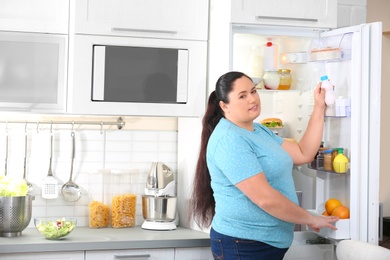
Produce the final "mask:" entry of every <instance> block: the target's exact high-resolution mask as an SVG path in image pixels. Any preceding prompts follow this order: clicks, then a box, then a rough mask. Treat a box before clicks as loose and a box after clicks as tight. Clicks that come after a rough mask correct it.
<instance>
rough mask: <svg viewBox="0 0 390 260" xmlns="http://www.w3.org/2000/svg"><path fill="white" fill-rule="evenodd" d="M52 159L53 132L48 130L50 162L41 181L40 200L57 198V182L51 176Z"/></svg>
mask: <svg viewBox="0 0 390 260" xmlns="http://www.w3.org/2000/svg"><path fill="white" fill-rule="evenodd" d="M52 159H53V132H52V131H51V130H50V161H49V171H48V174H47V176H46V177H45V178H44V179H43V184H42V198H44V199H55V198H57V197H58V180H57V179H56V178H55V177H54V176H53V172H52V169H51V168H52V166H51V163H52Z"/></svg>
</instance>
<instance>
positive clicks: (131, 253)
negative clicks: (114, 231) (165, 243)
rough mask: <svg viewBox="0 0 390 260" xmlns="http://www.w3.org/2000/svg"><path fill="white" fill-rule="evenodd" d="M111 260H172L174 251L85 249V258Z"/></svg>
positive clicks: (88, 259) (170, 249)
mask: <svg viewBox="0 0 390 260" xmlns="http://www.w3.org/2000/svg"><path fill="white" fill-rule="evenodd" d="M96 259H99V260H113V259H133V260H135V259H137V260H160V259H161V260H174V259H175V251H174V249H173V248H167V249H138V250H105V251H87V252H86V254H85V260H96Z"/></svg>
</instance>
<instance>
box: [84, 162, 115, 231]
mask: <svg viewBox="0 0 390 260" xmlns="http://www.w3.org/2000/svg"><path fill="white" fill-rule="evenodd" d="M109 173H110V171H109V170H105V169H103V170H98V171H96V172H90V173H89V176H88V177H89V181H88V183H89V185H90V186H89V188H88V192H89V198H90V202H89V205H88V210H89V227H90V228H106V227H109V226H110V206H109V202H108V201H107V200H106V198H105V195H104V194H105V192H106V191H107V185H105V184H106V183H107V179H108V177H109Z"/></svg>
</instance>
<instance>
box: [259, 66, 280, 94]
mask: <svg viewBox="0 0 390 260" xmlns="http://www.w3.org/2000/svg"><path fill="white" fill-rule="evenodd" d="M263 81H264V87H265V88H266V89H272V90H276V89H278V87H279V83H280V77H279V73H278V71H277V70H266V71H265V73H264V76H263Z"/></svg>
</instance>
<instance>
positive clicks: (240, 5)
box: [232, 0, 337, 28]
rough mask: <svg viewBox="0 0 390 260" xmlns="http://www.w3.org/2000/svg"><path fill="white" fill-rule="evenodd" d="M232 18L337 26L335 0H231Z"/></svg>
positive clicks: (252, 21)
mask: <svg viewBox="0 0 390 260" xmlns="http://www.w3.org/2000/svg"><path fill="white" fill-rule="evenodd" d="M232 22H233V23H250V24H274V25H287V26H305V27H319V28H336V27H337V0H294V1H290V0H275V1H267V0H234V1H232Z"/></svg>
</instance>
